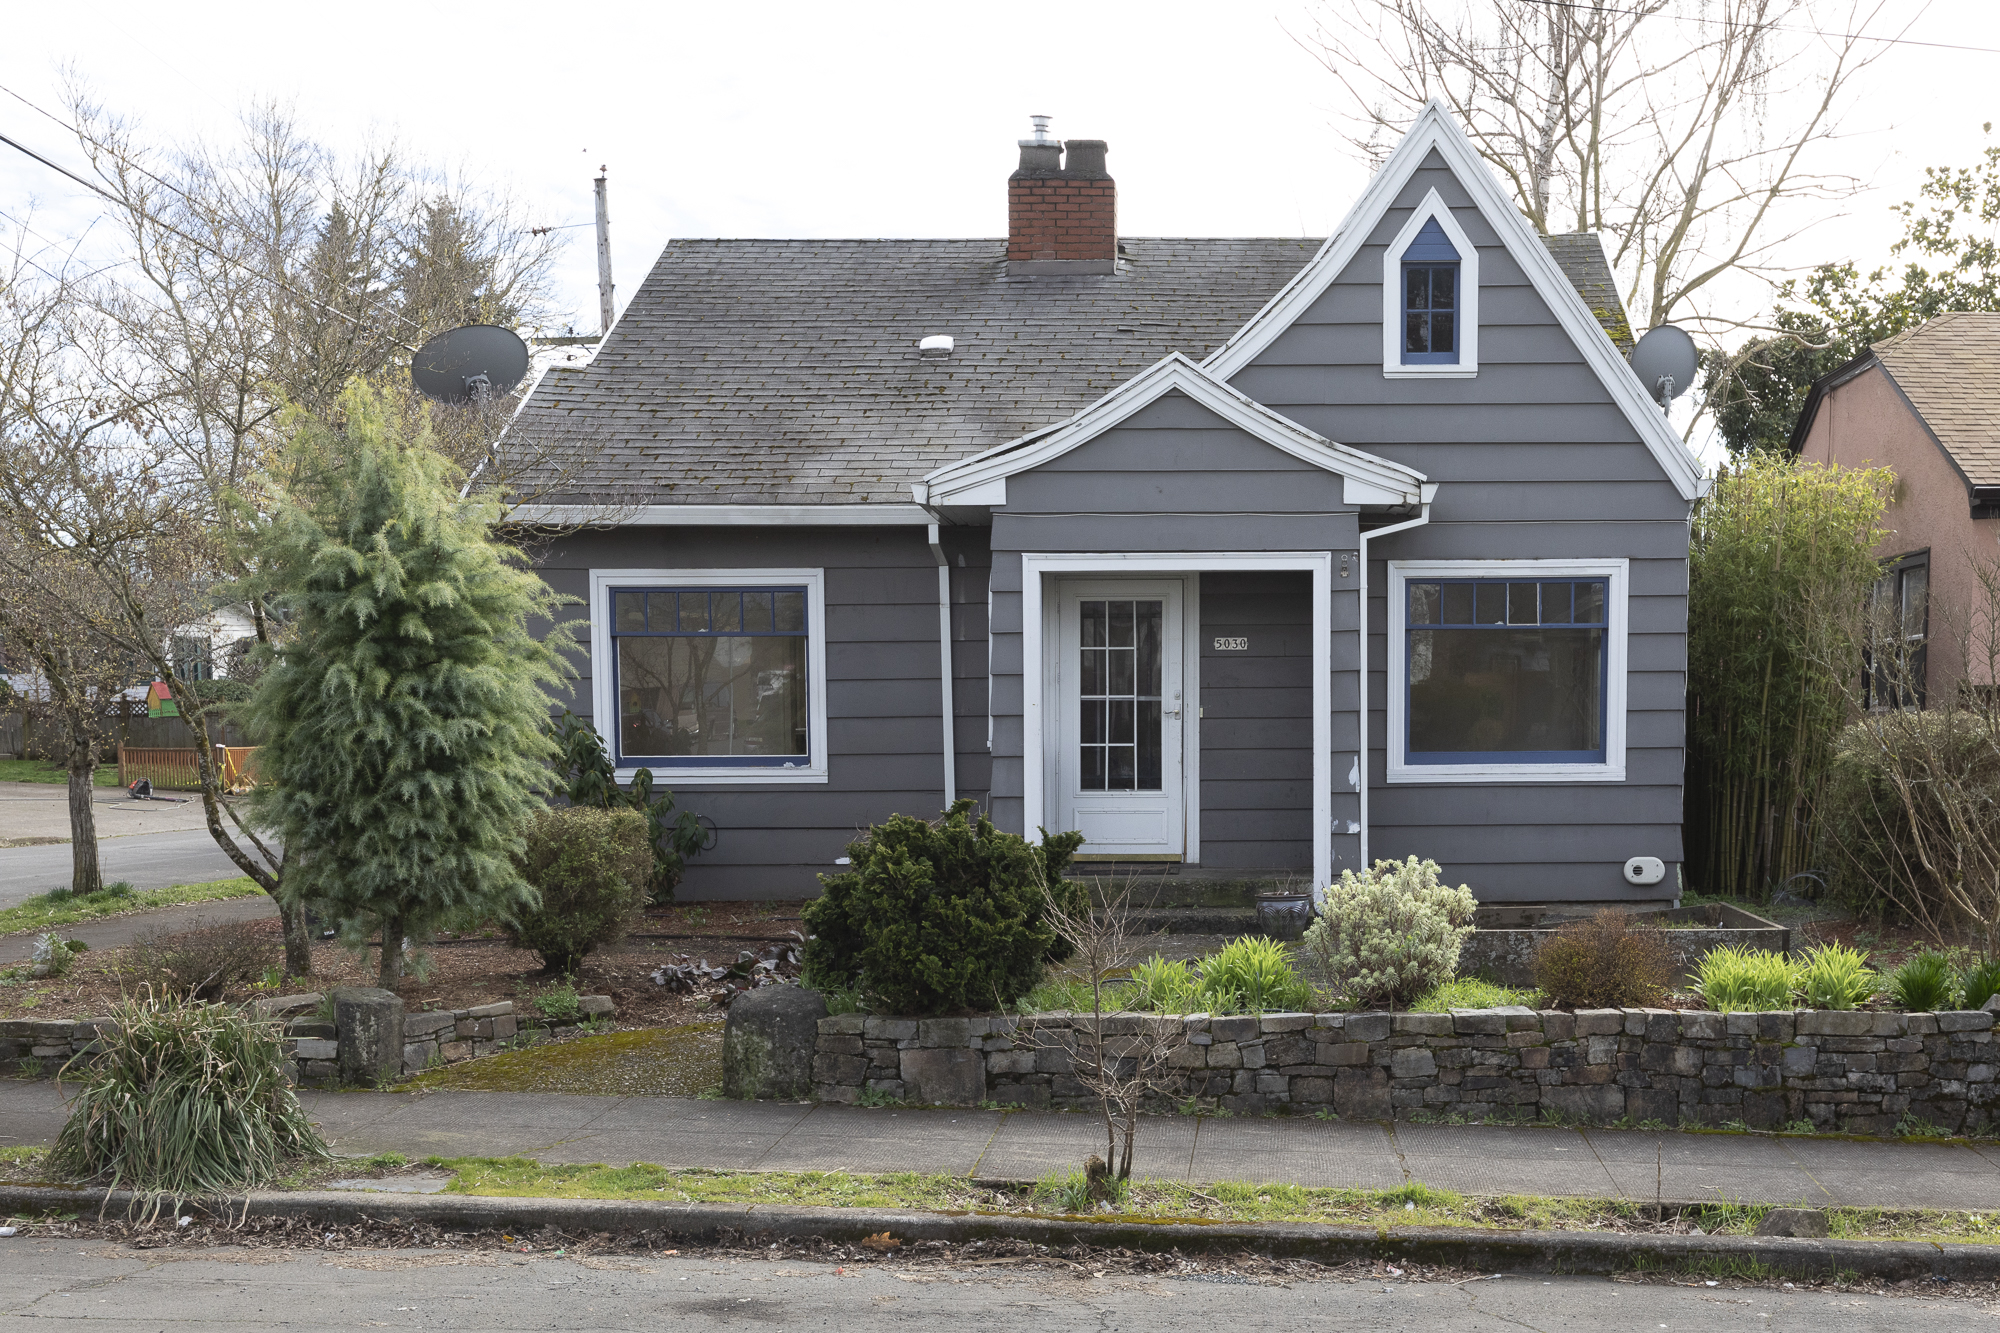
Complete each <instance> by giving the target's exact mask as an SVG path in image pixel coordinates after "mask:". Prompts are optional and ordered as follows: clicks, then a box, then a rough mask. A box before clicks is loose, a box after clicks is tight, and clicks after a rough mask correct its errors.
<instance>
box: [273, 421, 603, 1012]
mask: <svg viewBox="0 0 2000 1333" xmlns="http://www.w3.org/2000/svg"><path fill="white" fill-rule="evenodd" d="M340 415H341V417H343V418H344V429H340V430H336V429H334V428H331V427H328V426H326V425H324V424H322V423H321V422H320V421H318V420H315V419H312V418H310V417H307V416H305V415H304V414H300V415H299V416H298V417H296V418H295V426H294V429H295V432H296V438H295V447H296V448H297V449H298V450H300V451H302V452H304V453H305V454H307V455H308V456H311V457H314V458H316V459H317V460H319V461H321V462H322V463H323V464H324V465H325V470H323V471H322V470H318V469H314V471H315V472H316V473H317V476H316V482H315V485H314V487H313V489H312V493H311V494H302V493H295V494H293V495H292V496H290V497H288V498H287V499H286V500H285V501H284V502H283V503H282V504H281V505H280V506H279V508H278V509H277V511H276V512H275V513H274V514H272V516H271V521H270V523H269V525H268V526H267V527H266V528H265V530H264V532H263V534H262V535H261V537H260V541H259V546H260V550H259V551H258V553H257V554H258V564H259V566H260V568H261V569H262V570H263V571H265V577H267V578H268V579H269V580H270V590H271V592H272V594H273V601H274V603H275V605H276V606H277V608H278V612H279V614H280V616H281V617H283V618H284V619H285V620H286V621H287V622H288V633H287V634H286V635H285V636H284V639H283V642H282V644H281V645H280V646H279V647H278V649H277V652H276V658H275V660H274V661H273V663H272V665H271V667H270V669H268V670H267V671H266V672H265V673H264V675H263V676H262V678H261V679H260V680H259V681H258V683H257V692H256V694H255V696H254V697H253V699H252V700H251V703H250V707H249V710H248V713H249V717H248V721H249V725H250V728H251V730H252V732H253V734H254V735H255V736H256V738H257V740H258V742H259V745H260V749H259V751H258V755H257V767H258V776H259V785H258V786H257V788H256V790H255V793H254V802H255V810H256V813H257V816H258V817H259V819H260V820H261V821H262V822H264V823H265V824H267V825H269V826H270V827H272V828H273V829H274V830H276V831H277V833H278V835H279V837H280V838H281V839H282V840H283V843H284V849H285V861H286V866H285V876H284V881H283V883H284V890H285V892H286V893H287V894H288V895H295V896H296V897H297V898H298V899H302V900H304V901H307V902H312V903H316V904H320V905H322V906H323V907H325V908H327V909H329V910H331V911H332V912H333V913H334V914H335V915H337V916H339V917H341V918H343V919H350V920H351V919H366V918H368V917H373V918H374V919H375V920H376V921H378V922H379V923H380V925H381V928H382V942H383V949H382V966H381V976H382V984H383V985H385V986H387V985H391V984H393V983H394V981H395V979H396V977H397V976H399V975H400V973H401V962H402V949H401V947H400V945H401V941H402V940H403V939H404V938H405V937H406V936H410V935H421V934H422V933H423V932H425V931H426V930H428V929H429V928H430V927H432V926H433V925H434V924H435V923H437V922H438V921H440V920H441V919H443V918H445V917H447V916H450V915H455V914H461V913H465V912H492V913H496V914H507V913H509V912H511V911H512V910H513V909H514V908H515V907H516V906H517V905H519V904H522V903H524V902H527V901H529V900H530V899H531V895H532V890H531V889H530V888H529V887H528V885H527V883H526V882H525V881H524V880H523V879H522V878H521V875H520V872H519V871H518V870H517V868H516V866H515V854H516V853H517V852H518V851H519V850H520V848H521V828H522V825H523V822H524V820H525V818H526V816H527V815H528V814H529V813H530V812H531V811H532V810H534V809H536V808H538V807H539V805H540V801H539V799H538V792H539V791H540V790H541V789H542V788H543V787H545V786H546V785H547V784H548V783H549V782H550V772H549V769H548V767H547V761H548V759H549V758H550V757H552V756H553V754H554V746H553V744H552V742H551V741H550V740H549V738H548V735H547V732H546V725H547V721H548V716H549V708H550V703H551V699H550V690H551V689H552V688H553V687H555V686H557V685H559V684H560V683H561V682H562V681H563V680H564V679H565V678H566V677H567V676H568V674H569V668H568V666H567V664H566V662H565V660H564V659H563V657H562V656H561V650H563V649H565V648H569V647H573V646H574V641H573V640H572V639H571V637H570V635H569V633H568V631H567V630H566V629H565V628H564V627H563V626H561V625H557V626H555V628H554V630H553V632H552V633H550V634H549V635H547V636H546V637H545V638H543V639H541V640H537V639H536V638H534V637H533V636H532V635H531V634H530V633H529V632H528V620H529V618H530V617H539V618H544V619H547V620H550V621H553V620H554V618H555V617H554V612H555V610H556V608H557V606H558V605H559V604H560V603H561V601H562V600H563V599H562V598H560V597H558V596H557V594H555V593H554V592H552V591H550V589H549V588H548V586H547V585H546V584H544V583H543V582H542V581H541V580H540V579H539V578H537V577H536V576H535V575H534V574H532V573H530V572H528V571H527V570H525V569H523V568H522V567H521V565H522V560H521V557H520V556H519V555H518V553H516V552H514V551H513V550H512V549H511V548H508V547H506V546H504V545H502V544H501V543H499V542H498V541H496V540H495V539H494V537H493V534H492V526H493V523H494V521H495V519H496V517H497V515H498V512H499V511H498V508H497V506H496V505H494V504H492V503H490V502H487V501H484V500H482V499H480V498H479V497H477V496H473V497H471V498H461V496H460V494H459V489H458V486H457V485H456V484H455V482H456V480H457V478H456V477H455V476H454V475H453V472H452V469H451V467H450V464H449V463H447V462H446V461H445V460H444V459H443V458H442V457H441V456H440V455H439V454H438V453H437V452H436V451H435V450H433V449H432V448H431V447H430V442H429V438H428V434H424V435H420V436H418V437H417V438H412V439H405V438H402V437H401V435H400V431H401V429H402V428H401V427H400V426H399V425H398V424H397V423H398V416H397V414H396V413H395V412H393V411H392V410H391V408H390V406H389V404H388V403H387V402H386V401H385V400H384V399H383V397H382V396H381V395H380V394H379V393H377V392H376V391H374V390H372V389H370V388H367V387H366V386H364V385H361V384H359V383H356V384H355V385H352V386H350V387H349V388H348V390H347V391H346V393H345V394H344V395H343V397H342V400H341V403H340Z"/></svg>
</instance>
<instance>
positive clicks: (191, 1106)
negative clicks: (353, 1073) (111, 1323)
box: [49, 994, 330, 1218]
mask: <svg viewBox="0 0 2000 1333" xmlns="http://www.w3.org/2000/svg"><path fill="white" fill-rule="evenodd" d="M113 1016H114V1017H115V1018H116V1019H117V1026H116V1027H115V1028H113V1029H111V1030H110V1031H109V1032H108V1033H105V1034H104V1035H102V1036H101V1037H100V1038H99V1040H100V1042H101V1044H102V1050H100V1051H99V1052H97V1053H96V1054H94V1055H93V1056H91V1057H89V1058H87V1059H86V1058H85V1057H81V1056H79V1057H77V1058H76V1059H74V1060H71V1061H70V1063H69V1065H68V1066H67V1067H66V1069H65V1071H64V1072H65V1073H70V1072H72V1071H73V1072H74V1073H75V1074H76V1075H77V1076H78V1077H79V1079H80V1081H81V1083H82V1085H83V1086H82V1090H81V1091H80V1092H79V1093H78V1094H77V1096H76V1099H75V1100H74V1101H73V1102H72V1103H71V1107H70V1115H69V1119H68V1120H67V1121H65V1122H64V1124H63V1127H62V1132H61V1133H60V1134H58V1135H57V1137H56V1143H55V1148H54V1149H53V1151H51V1152H50V1154H49V1163H50V1165H51V1166H52V1167H54V1168H55V1169H56V1170H58V1171H61V1172H63V1173H65V1174H67V1175H70V1176H73V1177H77V1178H80V1179H97V1180H104V1181H106V1182H107V1183H108V1184H109V1186H110V1188H112V1189H119V1188H126V1189H132V1190H136V1191H138V1192H140V1193H141V1194H143V1195H146V1196H148V1197H147V1201H146V1203H145V1205H144V1206H143V1208H142V1213H143V1215H144V1216H145V1217H148V1218H150V1217H152V1216H154V1215H157V1214H158V1212H159V1211H160V1208H161V1207H162V1205H163V1204H164V1203H166V1202H167V1201H168V1200H172V1202H173V1203H174V1205H175V1207H176V1208H178V1207H179V1205H180V1203H181V1202H182V1201H183V1200H185V1199H187V1198H189V1197H199V1196H204V1195H226V1194H231V1193H236V1192H241V1191H244V1190H248V1189H250V1188H252V1187H254V1186H257V1185H260V1184H264V1183H266V1182H269V1181H272V1180H275V1179H277V1178H278V1177H280V1176H281V1175H283V1174H284V1172H285V1170H286V1168H287V1166H288V1164H290V1163H292V1162H294V1161H297V1160H299V1159H301V1158H312V1159H320V1158H325V1157H327V1156H329V1155H330V1154H329V1152H328V1150H327V1146H326V1142H325V1140H323V1139H322V1138H320V1136H319V1132H318V1131H317V1130H316V1129H314V1128H313V1125H312V1122H311V1120H309V1119H308V1118H307V1117H306V1113H305V1111H304V1109H303V1108H301V1107H300V1105H299V1101H298V1098H297V1097H295V1096H293V1094H292V1089H291V1085H290V1084H289V1083H287V1082H286V1081H285V1076H284V1073H283V1070H284V1054H283V1050H282V1047H281V1044H280V1031H279V1027H278V1025H277V1024H276V1023H272V1022H266V1021H260V1020H257V1019H253V1018H250V1017H249V1016H248V1015H246V1014H244V1013H243V1012H242V1011H241V1010H237V1009H232V1008H229V1007H226V1006H222V1005H209V1004H200V1003H193V1002H189V1001H187V1000H186V999H184V998H182V997H180V996H177V995H171V994H169V995H165V996H162V997H160V998H158V999H155V998H153V997H152V996H151V995H148V996H146V997H145V998H143V999H139V1000H133V1001H127V1002H125V1003H123V1004H121V1005H119V1006H118V1008H117V1010H116V1011H115V1013H114V1015H113Z"/></svg>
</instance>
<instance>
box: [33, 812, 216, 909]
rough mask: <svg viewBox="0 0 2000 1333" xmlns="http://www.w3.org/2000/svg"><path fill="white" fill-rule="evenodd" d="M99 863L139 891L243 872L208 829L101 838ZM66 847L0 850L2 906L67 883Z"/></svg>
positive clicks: (108, 873)
mask: <svg viewBox="0 0 2000 1333" xmlns="http://www.w3.org/2000/svg"><path fill="white" fill-rule="evenodd" d="M97 860H98V864H99V865H100V866H101V867H102V868H103V872H104V878H105V879H106V880H107V881H110V880H117V879H124V880H130V881H131V882H132V886H133V887H134V888H138V889H160V888H165V887H166V886H167V885H169V884H202V883H206V882H207V881H209V880H212V879H229V878H232V877H234V876H236V875H240V874H242V873H243V872H242V871H240V870H238V869H237V868H236V864H235V863H234V862H233V861H231V860H230V859H229V858H228V857H226V856H224V855H223V854H222V849H221V848H220V847H217V846H216V845H215V839H214V838H212V837H210V836H209V834H208V830H206V829H185V830H181V831H179V832H173V833H134V834H129V835H127V836H124V837H105V836H102V835H101V834H100V836H99V837H98V839H97ZM70 865H71V856H70V848H69V844H68V843H55V844H53V845H50V846H46V847H0V907H12V906H13V905H14V904H15V903H18V902H20V901H21V900H22V899H24V898H32V897H34V896H35V895H36V894H38V893H47V892H48V891H49V890H50V889H55V888H65V887H67V886H68V884H69V878H70Z"/></svg>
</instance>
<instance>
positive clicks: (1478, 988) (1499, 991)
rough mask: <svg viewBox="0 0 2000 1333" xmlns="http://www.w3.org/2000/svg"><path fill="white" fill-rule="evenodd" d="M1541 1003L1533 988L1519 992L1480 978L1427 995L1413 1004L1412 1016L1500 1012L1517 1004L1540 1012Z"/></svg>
mask: <svg viewBox="0 0 2000 1333" xmlns="http://www.w3.org/2000/svg"><path fill="white" fill-rule="evenodd" d="M1541 999H1542V994H1541V992H1540V991H1538V990H1534V989H1533V988H1530V989H1527V990H1515V989H1513V988H1512V987H1509V986H1496V985H1494V984H1493V983H1492V982H1490V981H1481V980H1480V979H1479V978H1478V977H1460V978H1458V980H1456V981H1447V982H1445V983H1444V985H1442V986H1433V987H1431V988H1430V989H1429V990H1427V991H1425V992H1424V993H1423V994H1422V995H1420V996H1418V997H1417V998H1416V999H1415V1000H1413V1001H1411V1002H1410V1012H1411V1013H1413V1014H1442V1013H1445V1012H1448V1011H1449V1010H1452V1009H1499V1008H1501V1007H1503V1006H1506V1005H1516V1004H1518V1005H1524V1006H1526V1007H1527V1008H1530V1009H1536V1008H1540V1007H1541Z"/></svg>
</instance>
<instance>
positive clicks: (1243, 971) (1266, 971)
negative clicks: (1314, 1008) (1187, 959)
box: [1199, 935, 1313, 1014]
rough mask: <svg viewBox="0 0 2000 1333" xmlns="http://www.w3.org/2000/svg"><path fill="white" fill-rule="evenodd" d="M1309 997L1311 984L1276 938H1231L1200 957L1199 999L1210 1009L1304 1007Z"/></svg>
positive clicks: (1256, 1011)
mask: <svg viewBox="0 0 2000 1333" xmlns="http://www.w3.org/2000/svg"><path fill="white" fill-rule="evenodd" d="M1312 998H1313V994H1312V987H1311V986H1308V985H1307V984H1306V983H1305V982H1303V981H1301V980H1300V979H1299V974H1298V973H1297V972H1295V971H1293V969H1292V959H1291V955H1290V954H1289V953H1287V952H1286V950H1285V946H1284V945H1282V944H1280V943H1278V942H1277V941H1276V940H1271V939H1265V938H1264V937H1263V936H1260V935H1253V936H1246V937H1244V938H1241V939H1234V940H1231V941H1229V943H1227V944H1225V945H1223V946H1222V947H1221V948H1220V949H1218V950H1216V951H1215V952H1214V953H1212V954H1210V955H1209V956H1208V957H1206V958H1204V959H1202V960H1201V991H1200V995H1199V1003H1200V1006H1201V1008H1203V1009H1206V1010H1208V1011H1209V1012H1211V1013H1217V1014H1232V1013H1249V1014H1262V1013H1270V1012H1272V1011H1275V1010H1286V1009H1304V1008H1306V1007H1307V1006H1309V1005H1311V1004H1312Z"/></svg>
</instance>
